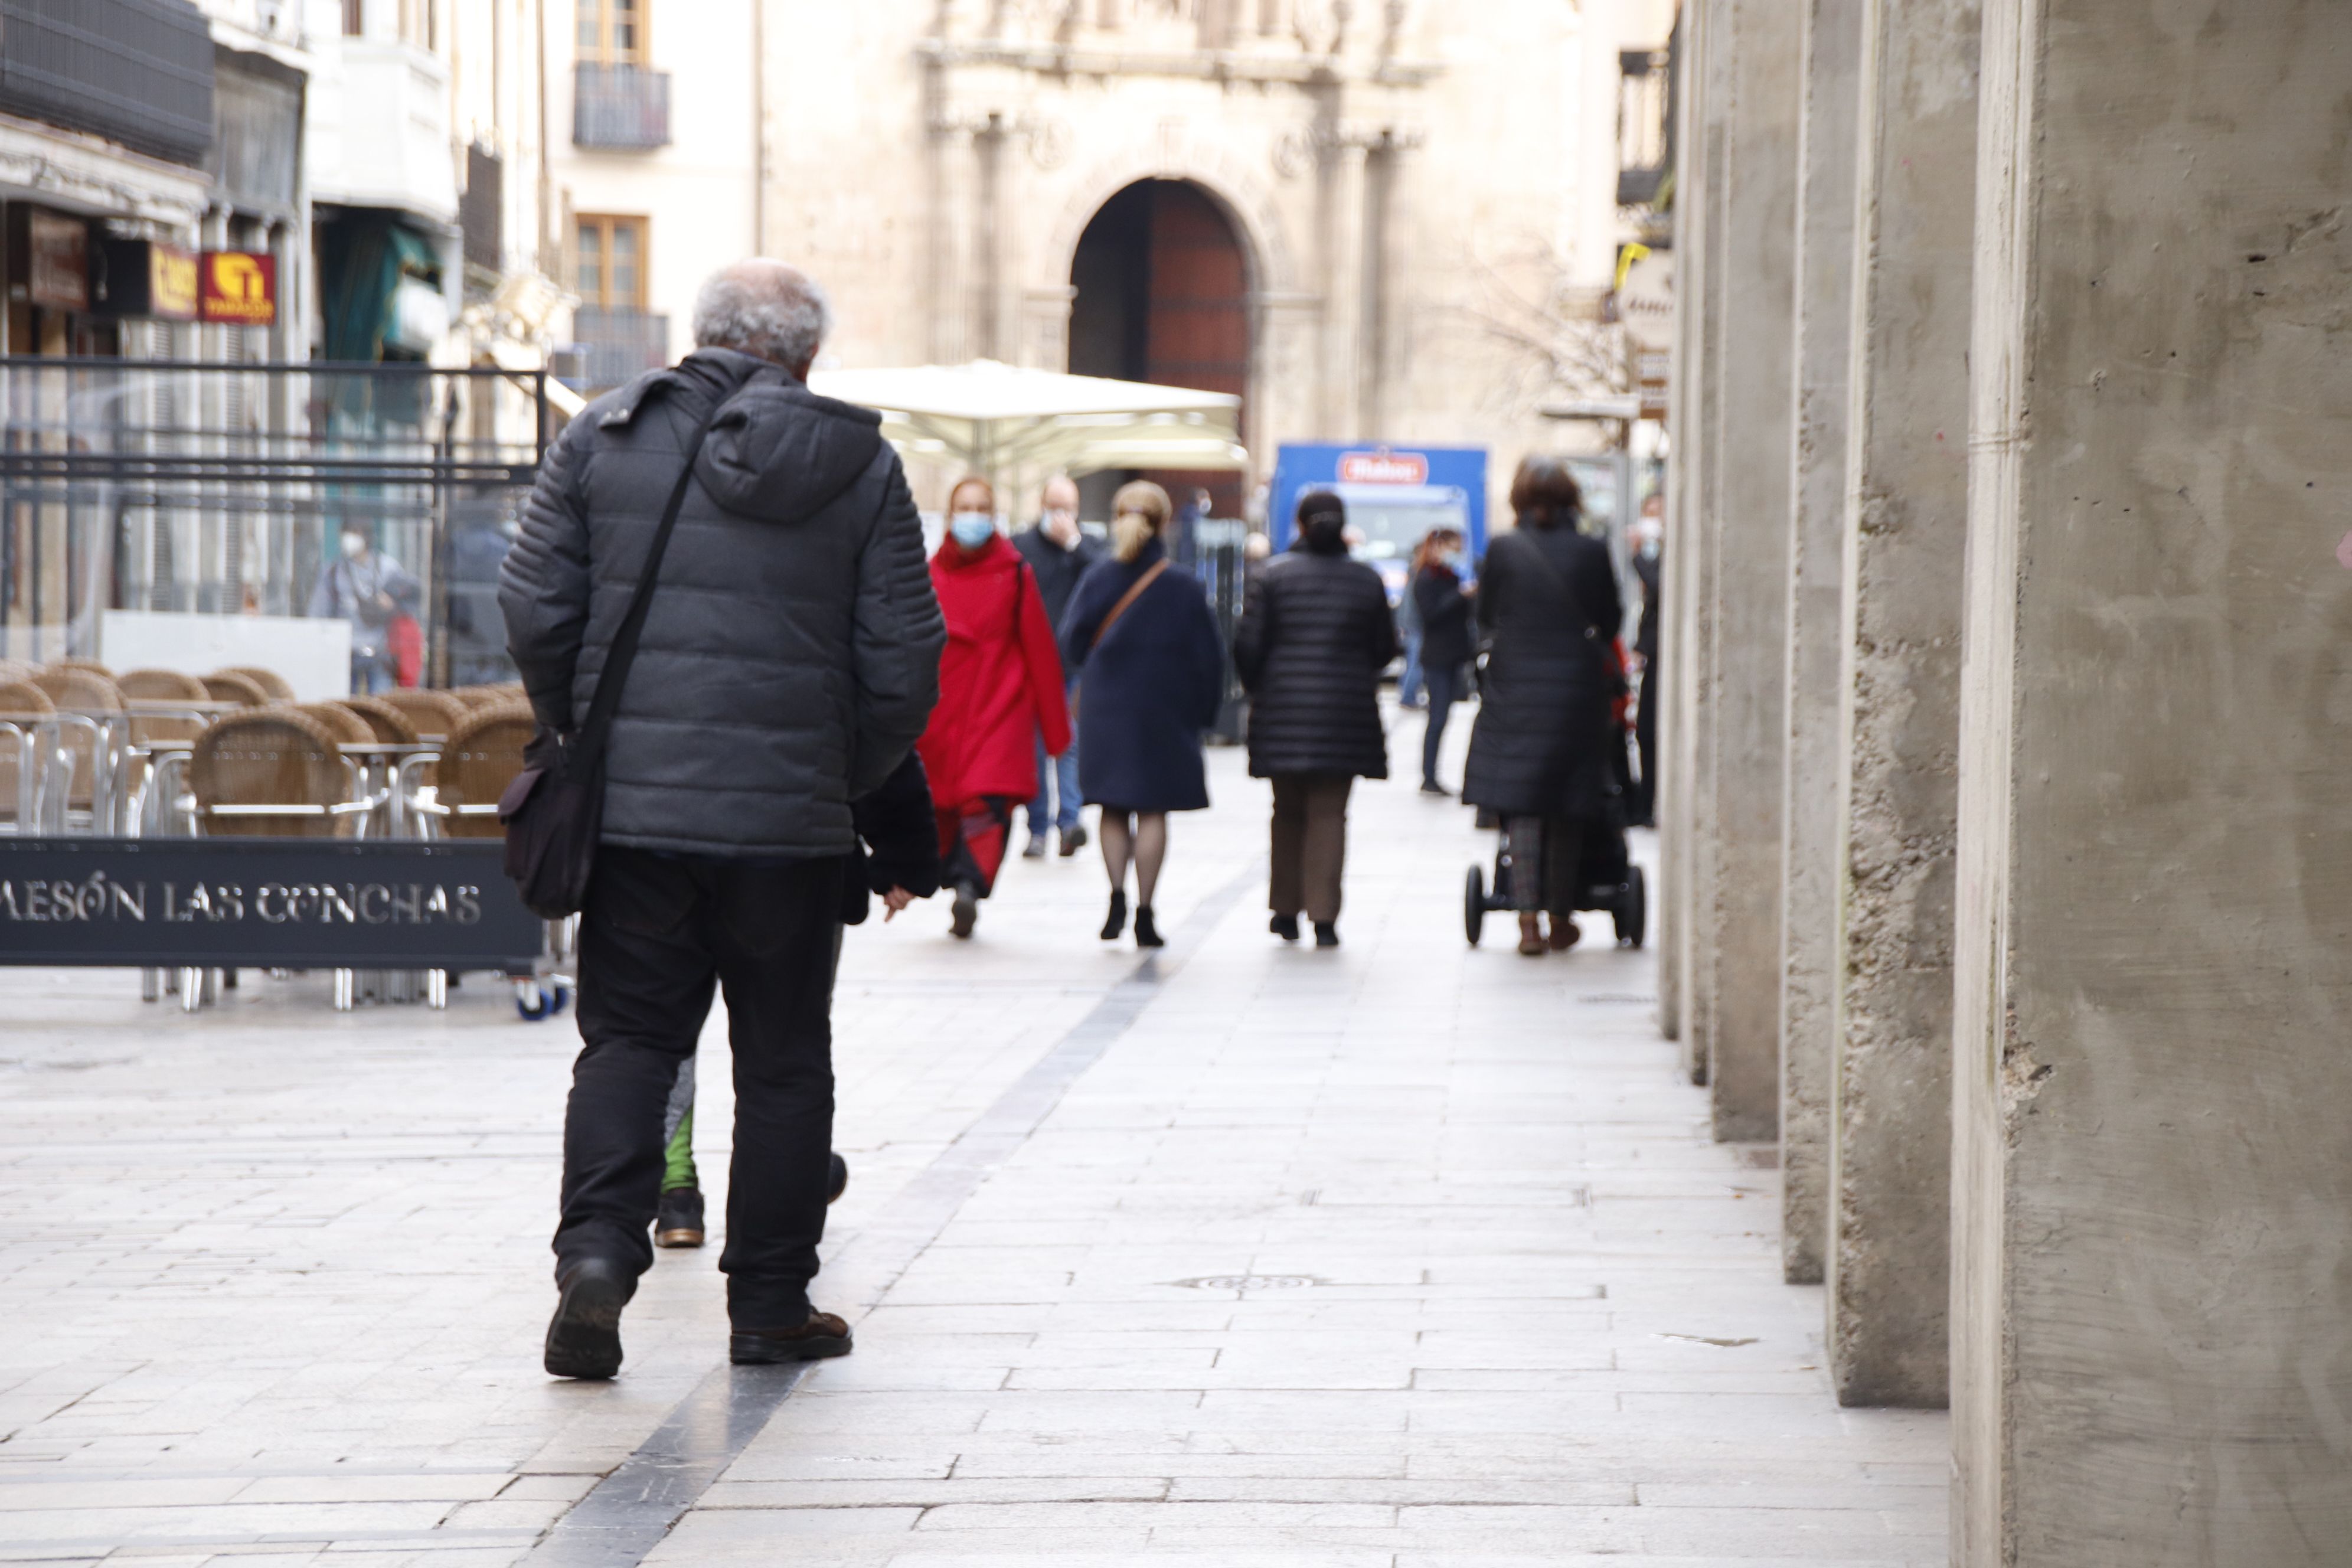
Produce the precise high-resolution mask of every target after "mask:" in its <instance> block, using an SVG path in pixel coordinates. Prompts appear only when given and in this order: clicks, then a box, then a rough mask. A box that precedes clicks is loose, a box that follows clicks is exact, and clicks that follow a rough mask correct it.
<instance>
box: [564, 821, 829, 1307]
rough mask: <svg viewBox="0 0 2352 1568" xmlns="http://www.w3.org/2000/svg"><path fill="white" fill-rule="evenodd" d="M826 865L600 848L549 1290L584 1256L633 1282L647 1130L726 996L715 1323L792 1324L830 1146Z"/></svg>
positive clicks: (648, 1208)
mask: <svg viewBox="0 0 2352 1568" xmlns="http://www.w3.org/2000/svg"><path fill="white" fill-rule="evenodd" d="M843 875H844V870H843V862H842V861H841V860H839V859H821V860H805V861H798V862H792V863H786V864H782V865H754V864H751V863H749V862H745V861H740V860H724V859H717V858H702V857H698V856H676V857H673V856H664V855H656V854H652V853H649V852H648V851H646V850H642V849H625V848H619V847H614V846H611V845H607V846H605V847H604V848H602V849H600V850H598V851H597V854H596V875H595V879H594V880H593V881H592V882H591V883H590V884H589V888H588V907H587V908H586V910H583V913H582V919H581V921H580V1033H581V1036H582V1037H583V1038H584V1039H585V1040H586V1041H587V1046H586V1048H584V1049H583V1050H582V1051H581V1053H580V1058H579V1060H578V1061H576V1062H574V1063H573V1064H572V1100H571V1103H570V1105H569V1106H568V1108H567V1109H566V1110H565V1113H564V1119H563V1215H562V1222H561V1224H560V1225H559V1226H557V1228H556V1232H555V1258H556V1265H555V1267H556V1276H557V1278H558V1279H561V1278H562V1275H563V1273H564V1271H565V1270H566V1269H568V1268H570V1267H571V1266H572V1264H573V1263H575V1262H577V1261H578V1260H579V1259H581V1258H611V1259H614V1260H615V1261H617V1262H619V1263H622V1264H624V1265H625V1266H626V1267H628V1268H631V1269H633V1270H635V1272H637V1273H639V1274H643V1273H644V1272H645V1271H646V1269H647V1268H652V1267H653V1260H654V1250H653V1244H652V1241H651V1238H650V1237H648V1235H647V1232H648V1230H649V1229H650V1228H651V1226H652V1225H653V1220H654V1207H655V1205H656V1203H657V1202H658V1201H659V1200H660V1197H661V1184H662V1172H663V1167H664V1158H663V1140H662V1118H663V1113H664V1110H665V1109H666V1108H667V1104H668V1101H669V1095H670V1089H671V1086H672V1085H673V1084H675V1083H676V1082H677V1074H678V1068H679V1066H680V1065H681V1064H682V1063H684V1062H685V1061H686V1060H687V1059H688V1058H690V1057H692V1056H693V1054H694V1047H695V1043H696V1041H697V1040H698V1039H699V1038H700V1037H701V1034H702V1025H703V1020H704V1019H705V1018H706V1017H708V1016H709V1013H710V999H711V994H712V992H713V991H714V990H715V989H716V988H718V987H721V986H723V987H725V990H726V995H727V1021H728V1038H729V1043H730V1046H731V1047H732V1054H733V1057H734V1068H735V1153H734V1160H733V1163H731V1164H730V1166H729V1170H728V1181H727V1249H726V1251H725V1252H724V1253H722V1254H721V1255H720V1257H719V1268H720V1269H721V1270H722V1271H724V1272H725V1274H726V1275H727V1309H728V1315H729V1316H730V1318H731V1319H732V1320H733V1321H734V1323H735V1326H736V1327H738V1328H741V1329H764V1328H782V1327H786V1326H789V1325H796V1324H798V1323H801V1322H803V1321H806V1319H807V1317H808V1310H809V1303H808V1284H809V1281H810V1280H811V1279H814V1278H815V1277H816V1271H817V1257H816V1249H817V1243H818V1242H819V1241H821V1240H823V1239H824V1201H825V1190H826V1187H827V1186H828V1184H829V1182H828V1172H827V1169H826V1166H827V1163H828V1156H829V1155H830V1153H831V1152H832V1148H833V1016H832V1015H833V975H834V968H835V963H836V962H837V961H838V960H839V958H840V954H841V882H842V877H843Z"/></svg>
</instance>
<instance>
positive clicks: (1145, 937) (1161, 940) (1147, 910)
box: [1135, 904, 1168, 947]
mask: <svg viewBox="0 0 2352 1568" xmlns="http://www.w3.org/2000/svg"><path fill="white" fill-rule="evenodd" d="M1135 945H1136V946H1138V947H1166V946H1167V945H1168V939H1167V938H1165V937H1163V936H1161V935H1160V928H1159V926H1158V925H1156V924H1154V923H1153V922H1152V919H1151V906H1150V904H1138V905H1136V906H1135Z"/></svg>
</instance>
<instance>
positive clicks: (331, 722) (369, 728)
mask: <svg viewBox="0 0 2352 1568" xmlns="http://www.w3.org/2000/svg"><path fill="white" fill-rule="evenodd" d="M279 706H291V707H292V708H293V710H294V711H295V712H297V713H308V714H309V715H310V717H311V718H313V719H316V720H317V721H319V722H320V724H322V725H324V726H325V727H326V729H327V731H328V732H329V733H331V734H332V735H333V736H334V737H335V743H336V744H337V745H340V746H364V745H366V744H367V743H368V742H371V741H373V740H374V739H375V726H374V725H373V724H371V723H369V722H368V721H366V720H365V719H362V718H361V717H360V716H359V715H358V714H357V713H354V712H352V710H350V709H348V708H346V707H344V706H343V705H342V704H341V702H297V703H292V704H280V705H279Z"/></svg>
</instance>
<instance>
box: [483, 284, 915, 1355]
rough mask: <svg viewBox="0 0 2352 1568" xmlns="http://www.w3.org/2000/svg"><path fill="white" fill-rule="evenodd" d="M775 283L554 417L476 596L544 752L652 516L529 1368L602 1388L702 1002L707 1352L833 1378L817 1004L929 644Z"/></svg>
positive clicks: (826, 1033)
mask: <svg viewBox="0 0 2352 1568" xmlns="http://www.w3.org/2000/svg"><path fill="white" fill-rule="evenodd" d="M830 321H831V310H830V308H829V307H828V305H827V303H826V301H825V297H824V292H823V290H822V289H819V288H818V287H817V285H816V284H815V283H814V281H812V280H811V279H808V278H807V277H805V276H804V275H803V274H802V273H800V272H799V271H797V270H795V269H794V268H790V267H786V266H784V265H783V264H782V263H781V262H775V261H765V260H754V261H746V262H741V263H739V264H737V265H736V266H733V267H730V268H727V269H726V270H725V271H723V272H721V273H719V275H718V276H717V277H715V278H713V279H710V280H709V282H708V283H706V284H705V285H704V286H703V288H702V291H701V293H700V295H699V297H698V299H697V300H696V301H695V310H694V334H695V341H696V342H698V344H700V345H701V346H700V347H699V348H698V349H697V350H696V351H695V352H694V353H691V354H688V356H687V357H686V359H685V360H684V361H682V362H681V363H678V364H677V365H676V366H675V367H673V368H671V369H668V370H660V371H654V372H651V373H649V374H645V375H641V376H638V377H637V378H636V379H635V380H634V381H632V382H630V383H629V384H627V385H626V386H624V387H622V388H621V389H620V390H619V391H617V392H614V393H611V394H608V395H605V396H604V397H601V398H599V399H597V400H596V402H595V403H593V405H590V407H589V409H588V410H587V411H586V412H585V413H583V415H581V416H579V417H577V418H575V419H573V420H572V421H571V423H570V424H569V425H567V426H565V428H564V431H563V434H562V436H561V437H558V439H557V440H556V442H555V444H554V446H553V447H551V449H550V450H549V452H548V454H547V458H546V461H545V463H544V464H543V465H542V466H541V469H540V475H539V482H538V485H537V487H536V488H535V489H533V490H532V492H531V496H530V502H529V506H528V509H527V510H526V514H525V517H524V521H523V527H522V533H521V537H520V539H519V540H518V541H517V542H516V543H515V547H514V550H513V552H511V553H510V554H509V556H508V557H507V561H506V564H505V566H504V567H503V568H502V570H501V573H500V577H499V605H500V608H501V609H502V610H503V611H504V613H505V616H506V623H507V642H508V650H509V653H510V654H511V656H512V657H513V658H514V661H515V665H516V667H517V668H518V669H520V671H521V674H522V680H523V685H524V689H526V690H527V691H528V692H529V694H530V701H531V706H532V708H533V709H534V710H536V712H537V714H538V717H539V721H540V723H541V726H542V727H543V728H544V729H545V730H546V731H554V732H558V733H572V732H576V731H577V729H578V727H579V725H580V724H581V722H582V721H583V718H584V717H585V715H586V714H587V711H588V710H589V707H590V704H591V701H592V700H593V698H594V696H595V695H596V692H597V689H598V682H599V680H600V678H601V677H602V676H603V674H604V671H605V670H606V669H607V668H608V667H609V666H610V664H611V663H612V662H613V655H614V641H615V638H616V636H617V635H619V634H620V633H621V631H622V626H623V622H624V620H625V618H626V616H627V609H628V606H629V605H630V603H631V600H632V597H633V595H634V594H635V590H636V586H637V583H638V580H639V577H640V575H641V574H643V573H644V571H645V568H646V562H647V560H648V558H649V556H650V554H651V552H652V547H653V544H654V542H655V540H656V532H657V530H658V529H659V527H660V524H661V520H662V519H663V518H664V517H665V515H669V516H674V518H675V521H676V528H675V531H674V533H673V534H672V536H671V537H670V539H669V541H668V544H667V550H666V552H664V554H663V555H662V558H661V560H660V562H659V564H658V567H657V569H656V573H655V575H654V581H655V583H656V589H655V591H654V592H653V593H652V595H651V596H650V598H649V599H648V600H647V601H646V614H645V616H644V619H643V622H642V627H641V635H640V636H639V637H638V640H637V654H636V658H635V666H634V668H630V669H629V670H628V672H627V675H626V679H625V683H624V686H623V688H622V690H621V694H620V696H619V700H618V703H619V705H618V708H617V710H615V715H614V722H613V727H612V731H611V734H610V739H609V742H608V743H607V747H606V752H605V757H604V763H605V789H604V816H603V825H602V843H601V845H600V846H599V847H598V849H597V851H596V860H595V868H594V875H593V879H592V880H591V881H590V883H589V887H588V894H587V901H586V906H585V908H584V909H583V910H582V912H581V932H580V975H581V991H580V1032H581V1035H582V1037H583V1039H584V1041H585V1045H584V1047H583V1049H582V1051H581V1053H580V1057H579V1059H578V1060H577V1061H576V1062H575V1063H574V1064H573V1067H572V1098H571V1102H570V1105H569V1107H568V1109H567V1110H566V1112H565V1116H564V1130H563V1186H562V1220H561V1222H560V1224H559V1226H558V1228H557V1230H556V1233H555V1256H556V1284H557V1289H558V1300H557V1304H556V1310H555V1316H554V1319H553V1321H551V1322H550V1323H549V1325H548V1331H547V1343H546V1351H545V1360H546V1366H547V1370H548V1371H549V1372H551V1373H554V1374H555V1375H557V1376H560V1377H588V1378H605V1377H611V1376H612V1375H613V1374H614V1373H615V1372H617V1371H618V1370H619V1369H620V1365H621V1353H622V1352H621V1336H620V1319H621V1311H622V1309H623V1308H624V1307H625V1305H626V1304H627V1302H628V1300H629V1298H630V1297H631V1295H633V1294H634V1293H635V1289H636V1282H637V1279H638V1277H639V1276H640V1275H642V1274H643V1273H644V1272H645V1271H646V1268H650V1267H651V1266H652V1263H653V1256H654V1254H653V1247H652V1246H651V1244H650V1241H649V1238H648V1236H647V1232H648V1230H649V1229H650V1227H651V1226H652V1224H653V1221H654V1217H655V1213H656V1207H657V1204H658V1200H659V1196H660V1190H661V1185H662V1178H663V1170H664V1163H665V1162H664V1158H663V1142H664V1139H663V1131H664V1129H663V1121H664V1116H663V1112H664V1108H665V1106H666V1105H667V1102H668V1100H669V1099H670V1097H671V1094H672V1091H673V1090H674V1089H675V1087H676V1085H677V1075H678V1069H679V1067H680V1065H681V1064H682V1063H684V1062H685V1061H686V1060H687V1058H689V1057H691V1056H693V1054H694V1051H695V1046H696V1044H697V1042H698V1040H699V1038H700V1037H701V1034H702V1026H703V1022H704V1019H705V1018H706V1017H707V1016H709V1010H710V1003H711V999H712V994H713V991H714V990H715V989H717V988H720V987H723V988H724V990H725V994H726V998H727V1016H728V1030H729V1037H730V1044H731V1046H732V1047H733V1056H734V1078H735V1137H734V1156H733V1163H732V1167H731V1170H730V1174H729V1179H728V1194H727V1247H726V1251H725V1253H724V1255H723V1256H722V1257H721V1258H719V1268H720V1269H721V1270H722V1271H723V1272H725V1273H726V1275H727V1277H728V1288H727V1307H728V1316H729V1318H730V1321H731V1323H732V1326H733V1333H732V1335H731V1337H730V1341H729V1355H730V1358H731V1359H732V1360H733V1361H735V1362H737V1363H773V1362H790V1361H805V1360H810V1359H813V1358H815V1357H819V1356H832V1355H842V1354H845V1353H846V1352H848V1350H849V1348H850V1333H849V1327H848V1325H847V1324H846V1323H845V1322H844V1321H842V1320H841V1319H840V1318H838V1317H836V1316H835V1315H833V1314H832V1313H829V1312H820V1311H817V1310H815V1309H814V1307H813V1306H812V1305H811V1304H810V1301H809V1298H808V1286H809V1282H810V1281H811V1280H812V1279H814V1278H815V1276H816V1272H817V1245H818V1243H819V1241H820V1240H821V1239H822V1238H823V1237H824V1216H825V1200H826V1194H827V1193H828V1190H829V1185H830V1182H831V1177H832V1158H831V1156H832V1140H833V1060H832V1057H833V1037H832V1021H831V1012H832V1002H833V980H834V966H835V958H836V956H837V954H838V952H839V948H840V941H841V925H842V904H843V900H844V897H845V881H846V880H847V878H848V875H849V868H850V865H851V858H852V856H853V855H854V853H855V852H856V847H857V837H856V819H855V816H854V814H853V811H852V807H851V802H853V801H855V800H857V799H858V798H860V797H861V796H864V795H868V794H871V793H872V792H873V791H875V790H876V789H877V788H879V787H881V786H882V785H883V784H885V783H886V782H887V781H888V780H889V778H890V777H891V775H892V774H893V773H896V772H897V771H898V768H899V767H900V765H901V764H902V763H904V762H905V761H906V757H907V754H908V752H909V751H910V750H911V749H912V748H913V746H914V744H915V741H916V738H917V737H918V736H919V735H920V734H921V733H922V731H923V727H924V724H925V721H927V720H928V719H929V717H930V711H931V704H932V702H933V700H935V698H936V697H937V695H938V691H939V669H940V649H941V647H942V645H943V644H944V642H945V640H946V633H945V628H944V627H943V626H941V625H940V610H939V604H938V601H937V599H936V597H935V596H934V595H933V593H932V591H931V584H930V579H929V576H928V575H927V574H926V573H925V571H924V568H923V539H922V522H921V520H920V518H919V516H918V515H917V514H916V510H915V502H914V498H913V496H912V495H910V494H909V493H908V489H907V482H906V477H905V474H904V473H903V471H902V470H901V468H900V467H899V463H898V456H897V454H896V453H894V452H893V451H892V450H891V448H890V447H889V445H888V444H887V442H885V441H884V440H883V439H882V432H881V421H880V418H879V416H877V415H875V414H873V413H871V412H868V411H866V410H865V409H860V408H853V407H851V406H850V405H847V404H844V403H837V402H835V401H834V400H833V399H831V398H825V397H819V396H816V395H814V394H813V393H811V392H810V391H809V390H808V388H807V386H806V384H805V381H806V377H807V374H808V368H809V365H810V363H812V362H813V361H814V358H815V356H816V352H817V346H818V344H819V342H821V341H822V340H823V338H824V333H825V331H826V328H827V326H828V325H829V324H830Z"/></svg>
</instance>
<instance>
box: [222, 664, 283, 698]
mask: <svg viewBox="0 0 2352 1568" xmlns="http://www.w3.org/2000/svg"><path fill="white" fill-rule="evenodd" d="M221 673H222V674H223V675H242V676H243V677H245V678H246V679H247V680H250V681H251V682H253V683H254V684H255V685H256V686H258V687H259V688H261V689H262V690H263V691H265V692H267V693H268V695H269V700H271V701H272V702H291V701H293V700H294V687H293V684H292V683H291V682H290V681H289V680H288V679H286V678H285V677H284V676H282V675H280V674H278V672H277V671H276V670H274V669H264V668H261V667H260V666H259V665H257V664H232V665H230V666H229V667H228V668H226V669H225V670H223V671H221Z"/></svg>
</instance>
